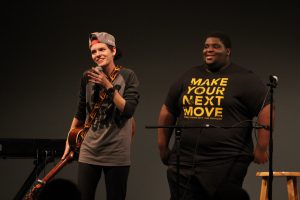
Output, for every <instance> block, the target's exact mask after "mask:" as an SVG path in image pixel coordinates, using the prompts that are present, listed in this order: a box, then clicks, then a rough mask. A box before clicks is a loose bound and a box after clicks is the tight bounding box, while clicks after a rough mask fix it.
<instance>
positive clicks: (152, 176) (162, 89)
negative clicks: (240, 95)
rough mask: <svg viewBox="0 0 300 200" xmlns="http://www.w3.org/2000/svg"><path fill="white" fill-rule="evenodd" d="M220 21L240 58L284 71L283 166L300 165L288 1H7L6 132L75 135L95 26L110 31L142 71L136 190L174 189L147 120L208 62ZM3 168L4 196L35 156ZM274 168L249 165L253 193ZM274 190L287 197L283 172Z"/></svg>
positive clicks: (160, 194)
mask: <svg viewBox="0 0 300 200" xmlns="http://www.w3.org/2000/svg"><path fill="white" fill-rule="evenodd" d="M213 30H221V31H224V32H227V33H228V34H229V35H230V36H231V38H232V42H233V50H232V58H233V60H234V61H235V62H236V63H239V64H240V65H242V66H244V67H246V68H249V69H252V70H253V71H255V72H256V73H257V74H258V75H259V76H260V77H261V78H262V80H263V81H265V82H266V83H267V82H268V77H269V75H270V74H274V75H277V76H278V77H279V85H278V87H277V88H276V89H275V95H274V98H275V104H276V122H275V132H274V170H284V171H299V170H300V156H299V154H300V153H299V144H298V143H299V140H300V136H299V128H298V126H299V121H298V119H299V113H300V109H299V108H300V106H299V102H300V96H299V91H300V86H299V85H300V84H299V72H300V69H299V64H300V62H299V44H300V39H299V38H300V37H299V35H300V31H299V11H298V7H297V6H296V5H293V4H292V3H288V2H287V1H285V2H281V3H280V4H279V3H274V2H272V3H259V4H255V3H252V4H247V3H244V2H243V3H239V4H236V3H230V2H228V1H223V2H220V3H217V2H214V3H208V2H206V3H200V2H199V3H198V4H195V3H191V2H190V3H189V2H187V1H185V3H182V1H180V2H179V1H178V2H177V1H169V2H164V3H162V2H160V3H154V2H141V3H134V4H133V3H125V2H123V3H118V2H116V1H110V2H109V3H108V1H84V2H81V3H74V2H73V1H57V2H54V1H19V2H18V1H10V2H7V3H6V5H5V6H4V5H3V6H1V36H2V37H1V52H2V53H1V68H0V70H1V76H0V77H1V88H2V89H1V104H0V105H1V121H0V123H1V131H0V137H1V138H50V139H54V138H60V139H62V138H66V135H67V132H68V129H69V126H70V123H71V120H72V118H73V115H74V113H75V109H76V104H77V96H78V89H79V80H80V77H81V74H82V72H83V71H84V70H85V69H88V68H90V67H91V66H93V63H92V61H91V58H90V53H89V49H88V35H89V33H90V32H94V31H106V32H110V33H112V34H113V35H115V37H116V39H117V45H118V46H119V47H120V48H121V49H122V50H123V55H124V57H123V58H122V59H120V60H119V61H118V63H119V64H122V65H124V66H127V67H129V68H132V69H133V70H134V71H135V72H136V74H137V75H138V77H139V80H140V92H141V100H140V104H139V106H138V109H137V111H136V114H135V118H136V121H137V134H136V136H135V138H134V140H133V145H132V167H131V169H130V176H129V184H128V198H127V199H130V200H141V199H143V200H153V199H157V200H162V199H168V198H169V191H168V184H167V181H166V174H165V171H166V167H165V166H163V165H162V164H161V162H160V159H159V155H158V149H157V145H156V131H155V130H150V129H145V126H146V125H156V123H157V117H158V113H159V110H160V107H161V105H162V103H163V101H164V98H165V96H166V92H167V90H168V88H169V86H170V84H171V83H172V82H173V81H174V80H176V78H178V77H179V75H180V74H181V73H183V72H184V71H185V70H186V69H188V68H189V67H191V66H194V65H198V64H200V63H201V49H202V44H203V37H204V35H205V34H206V33H208V32H210V31H213ZM249 84H251V83H249ZM245 87H247V86H245ZM51 166H52V164H50V165H48V167H47V169H46V171H45V172H47V170H48V169H49V168H50V167H51ZM0 168H1V170H0V177H1V178H0V188H1V189H0V190H1V192H0V198H1V199H12V198H13V197H14V195H15V193H16V192H17V191H18V190H19V189H20V187H21V186H22V184H23V182H24V181H25V179H26V178H27V176H28V175H29V173H30V172H31V170H32V168H33V160H29V159H6V160H4V159H0ZM267 169H268V165H256V164H252V165H251V167H250V168H249V171H248V174H247V177H246V180H245V184H244V188H245V189H246V190H247V192H248V193H249V194H250V196H251V199H258V197H259V190H260V181H261V180H260V178H257V177H255V173H256V171H261V170H267ZM43 173H44V172H43ZM43 173H42V174H43ZM76 173H77V164H76V162H74V163H73V164H71V165H69V166H68V167H66V168H64V169H63V170H62V172H61V173H60V174H59V175H58V177H64V178H68V179H70V180H73V181H76V178H77V175H76ZM100 185H101V186H100V187H99V190H98V192H97V197H99V198H98V199H103V198H104V196H105V192H104V191H105V189H104V182H103V180H101V183H100ZM273 193H274V195H273V196H274V197H273V199H274V200H281V199H286V198H287V193H286V185H285V179H281V178H278V179H276V178H275V179H274V183H273Z"/></svg>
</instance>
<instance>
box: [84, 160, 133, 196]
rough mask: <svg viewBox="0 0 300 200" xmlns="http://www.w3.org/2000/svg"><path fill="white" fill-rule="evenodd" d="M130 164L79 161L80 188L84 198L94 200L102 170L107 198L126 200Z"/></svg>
mask: <svg viewBox="0 0 300 200" xmlns="http://www.w3.org/2000/svg"><path fill="white" fill-rule="evenodd" d="M129 168H130V166H98V165H90V164H86V163H80V162H79V163H78V188H79V190H80V192H81V196H82V200H94V199H95V194H96V189H97V185H98V182H99V180H100V178H101V174H102V171H103V172H104V176H105V185H106V197H107V200H125V197H126V190H127V180H128V175H129Z"/></svg>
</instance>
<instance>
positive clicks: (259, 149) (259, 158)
mask: <svg viewBox="0 0 300 200" xmlns="http://www.w3.org/2000/svg"><path fill="white" fill-rule="evenodd" d="M270 109H271V108H270V105H266V106H265V107H264V108H263V109H262V111H261V112H260V113H259V115H258V119H257V121H258V123H259V124H261V125H265V126H270ZM273 113H274V112H273ZM273 119H274V115H273ZM269 141H270V131H269V129H265V128H262V129H258V133H257V144H256V147H255V150H254V162H255V163H258V164H264V163H265V162H267V161H268V153H267V151H268V146H269Z"/></svg>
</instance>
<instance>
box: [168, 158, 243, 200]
mask: <svg viewBox="0 0 300 200" xmlns="http://www.w3.org/2000/svg"><path fill="white" fill-rule="evenodd" d="M248 166H249V161H246V162H245V161H241V160H235V161H234V162H229V163H225V164H222V165H217V166H210V167H199V166H195V167H193V166H181V167H180V175H179V197H178V196H177V192H178V190H177V189H178V188H177V181H176V180H177V173H176V166H173V165H172V166H169V167H168V170H167V177H168V182H169V187H170V193H171V200H212V199H218V200H221V199H234V200H248V199H249V196H248V194H247V192H246V191H244V190H243V189H242V184H243V181H244V178H245V176H246V173H247V170H248ZM229 191H232V192H229ZM226 195H227V196H226Z"/></svg>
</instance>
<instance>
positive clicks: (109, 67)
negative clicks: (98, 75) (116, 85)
mask: <svg viewBox="0 0 300 200" xmlns="http://www.w3.org/2000/svg"><path fill="white" fill-rule="evenodd" d="M115 67H116V65H115V64H114V63H111V64H109V65H107V66H105V67H103V72H104V73H105V74H106V75H107V76H109V75H110V74H111V73H112V71H113V70H114V68H115Z"/></svg>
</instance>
